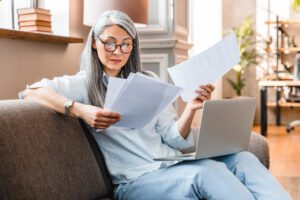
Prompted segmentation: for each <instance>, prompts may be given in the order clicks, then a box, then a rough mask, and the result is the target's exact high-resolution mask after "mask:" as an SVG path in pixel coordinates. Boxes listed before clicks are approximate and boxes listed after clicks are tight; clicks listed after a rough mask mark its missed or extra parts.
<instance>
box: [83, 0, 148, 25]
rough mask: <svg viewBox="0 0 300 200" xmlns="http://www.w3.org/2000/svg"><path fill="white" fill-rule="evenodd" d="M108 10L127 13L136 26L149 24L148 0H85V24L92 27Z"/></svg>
mask: <svg viewBox="0 0 300 200" xmlns="http://www.w3.org/2000/svg"><path fill="white" fill-rule="evenodd" d="M107 10H119V11H122V12H124V13H126V14H127V15H128V16H129V17H130V18H131V19H132V21H133V22H134V23H135V24H138V26H140V25H141V24H144V25H146V24H148V0H84V12H83V14H84V17H83V24H84V25H86V26H92V25H93V24H94V23H95V22H96V20H97V18H98V17H99V15H100V14H101V13H103V12H104V11H107Z"/></svg>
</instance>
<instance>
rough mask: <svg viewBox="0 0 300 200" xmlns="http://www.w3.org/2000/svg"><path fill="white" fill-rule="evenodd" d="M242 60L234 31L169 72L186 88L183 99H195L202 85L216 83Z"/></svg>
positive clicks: (178, 83)
mask: <svg viewBox="0 0 300 200" xmlns="http://www.w3.org/2000/svg"><path fill="white" fill-rule="evenodd" d="M239 62H240V53H239V47H238V43H237V39H236V36H235V34H234V32H232V33H231V34H229V35H228V36H227V37H225V38H224V39H223V40H221V41H220V42H218V43H217V44H215V45H214V46H212V47H210V48H208V49H207V50H206V51H204V52H202V53H200V54H198V55H196V56H194V57H192V58H191V59H189V60H186V61H184V62H182V63H180V64H178V65H176V66H174V67H171V68H168V72H169V74H170V76H171V78H172V80H173V81H174V83H175V85H176V86H179V87H182V88H184V91H183V92H182V94H181V97H182V99H183V101H185V102H187V101H190V100H192V99H194V98H195V97H196V96H197V95H198V94H197V93H195V90H196V89H198V88H199V86H200V85H206V84H208V83H211V84H214V83H215V82H216V81H217V80H218V79H220V78H221V77H222V76H223V75H224V74H226V73H227V72H228V71H229V70H230V69H231V68H232V67H234V66H235V65H236V64H238V63H239Z"/></svg>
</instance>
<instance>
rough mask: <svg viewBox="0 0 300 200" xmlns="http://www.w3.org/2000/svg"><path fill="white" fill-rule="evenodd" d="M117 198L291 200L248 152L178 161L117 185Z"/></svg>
mask: <svg viewBox="0 0 300 200" xmlns="http://www.w3.org/2000/svg"><path fill="white" fill-rule="evenodd" d="M114 197H115V199H121V200H127V199H128V200H139V199H143V200H147V199H149V200H150V199H151V200H153V199H162V200H168V199H170V200H175V199H178V200H183V199H184V200H190V199H207V200H211V199H212V200H214V199H218V200H219V199H226V200H228V199H230V200H234V199H237V200H252V199H253V200H254V199H257V200H277V199H278V200H288V199H289V200H291V197H290V196H289V195H288V194H287V192H286V191H285V190H284V189H283V188H282V187H281V186H280V185H279V184H278V182H277V181H276V180H275V178H274V177H273V176H272V175H271V173H270V172H269V170H267V169H266V168H265V167H264V166H263V165H262V164H261V163H260V162H259V160H258V159H257V158H256V157H255V156H254V155H253V154H251V153H249V152H240V153H236V154H232V155H228V156H221V157H217V158H214V159H202V160H195V161H185V162H180V163H178V164H176V165H173V166H170V167H167V168H162V169H158V170H156V171H153V172H149V173H146V174H144V175H142V176H140V177H139V178H137V179H136V180H135V181H133V182H130V183H125V184H120V185H119V186H118V187H117V188H116V189H115V191H114Z"/></svg>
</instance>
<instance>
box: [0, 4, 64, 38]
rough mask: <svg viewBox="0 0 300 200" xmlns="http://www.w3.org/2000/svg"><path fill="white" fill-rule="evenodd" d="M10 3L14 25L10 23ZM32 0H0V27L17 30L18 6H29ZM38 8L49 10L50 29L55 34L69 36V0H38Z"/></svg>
mask: <svg viewBox="0 0 300 200" xmlns="http://www.w3.org/2000/svg"><path fill="white" fill-rule="evenodd" d="M12 3H13V7H14V27H13V25H12V19H13V17H12ZM31 5H32V0H2V1H1V2H0V28H7V29H13V28H14V29H16V30H18V29H19V27H18V14H17V9H18V8H29V7H31ZM38 5H39V7H40V8H45V9H49V10H50V11H51V21H52V24H51V26H52V31H53V33H54V34H55V35H62V36H69V0H39V1H38Z"/></svg>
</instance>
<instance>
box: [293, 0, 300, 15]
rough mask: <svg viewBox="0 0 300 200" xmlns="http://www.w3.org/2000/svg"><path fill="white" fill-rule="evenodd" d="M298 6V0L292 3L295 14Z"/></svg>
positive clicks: (299, 3)
mask: <svg viewBox="0 0 300 200" xmlns="http://www.w3.org/2000/svg"><path fill="white" fill-rule="evenodd" d="M299 6H300V0H294V1H293V10H294V11H295V12H299V11H298V9H297V8H298V7H299Z"/></svg>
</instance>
